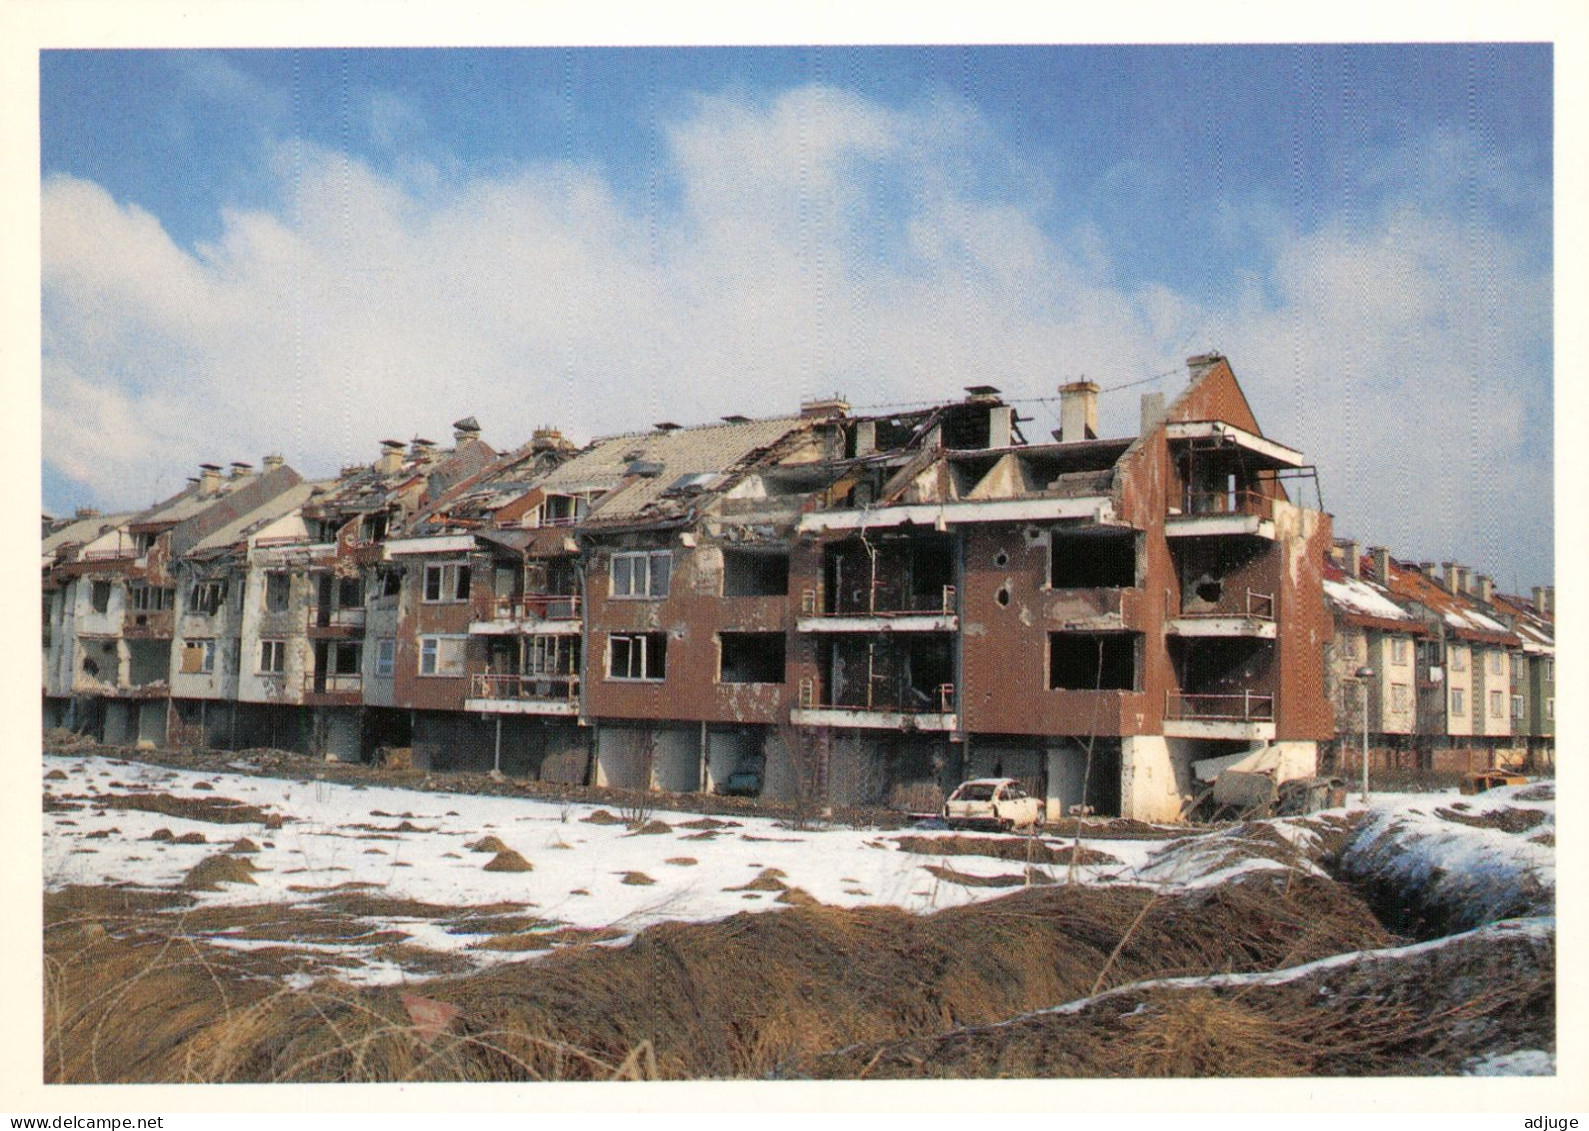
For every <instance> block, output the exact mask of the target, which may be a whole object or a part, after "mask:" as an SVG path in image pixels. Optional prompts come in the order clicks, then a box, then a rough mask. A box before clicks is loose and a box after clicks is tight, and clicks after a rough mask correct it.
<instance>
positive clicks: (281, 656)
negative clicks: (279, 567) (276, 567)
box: [259, 575, 287, 675]
mask: <svg viewBox="0 0 1589 1131" xmlns="http://www.w3.org/2000/svg"><path fill="white" fill-rule="evenodd" d="M284 576H285V575H284ZM286 670H287V642H286V641H285V640H261V641H260V642H259V674H260V675H280V674H281V673H282V672H284V671H286Z"/></svg>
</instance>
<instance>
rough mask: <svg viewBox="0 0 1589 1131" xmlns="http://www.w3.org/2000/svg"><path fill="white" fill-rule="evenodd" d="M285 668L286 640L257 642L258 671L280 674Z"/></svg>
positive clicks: (263, 673) (262, 673)
mask: <svg viewBox="0 0 1589 1131" xmlns="http://www.w3.org/2000/svg"><path fill="white" fill-rule="evenodd" d="M286 670H287V642H286V641H285V640H261V641H260V642H259V671H260V674H261V675H280V674H281V673H282V672H284V671H286Z"/></svg>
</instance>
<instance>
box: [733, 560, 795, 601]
mask: <svg viewBox="0 0 1589 1131" xmlns="http://www.w3.org/2000/svg"><path fill="white" fill-rule="evenodd" d="M788 592H789V555H788V554H787V553H784V552H781V551H778V552H774V551H755V550H724V551H723V596H725V597H782V596H783V595H784V594H786V593H788Z"/></svg>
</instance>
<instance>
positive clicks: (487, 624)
mask: <svg viewBox="0 0 1589 1131" xmlns="http://www.w3.org/2000/svg"><path fill="white" fill-rule="evenodd" d="M478 607H479V606H476V608H478ZM489 608H490V616H491V619H490V620H475V621H470V622H469V631H470V632H471V633H474V634H476V635H483V636H503V635H510V634H513V633H519V632H533V633H535V634H537V635H554V634H567V635H574V634H577V633H578V632H579V630H580V607H579V594H578V593H528V594H525V595H524V596H522V597H492V598H490V605H489Z"/></svg>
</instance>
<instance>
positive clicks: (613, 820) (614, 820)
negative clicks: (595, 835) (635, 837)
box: [580, 809, 628, 825]
mask: <svg viewBox="0 0 1589 1131" xmlns="http://www.w3.org/2000/svg"><path fill="white" fill-rule="evenodd" d="M580 820H581V821H583V822H584V823H585V824H587V825H622V824H627V823H628V822H626V821H625V820H624V819H623V818H622V817H614V816H613V815H612V814H611V813H609V812H607V810H605V809H597V810H596V811H595V812H594V813H592V814H591V815H590V816H588V817H581V818H580Z"/></svg>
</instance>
